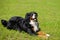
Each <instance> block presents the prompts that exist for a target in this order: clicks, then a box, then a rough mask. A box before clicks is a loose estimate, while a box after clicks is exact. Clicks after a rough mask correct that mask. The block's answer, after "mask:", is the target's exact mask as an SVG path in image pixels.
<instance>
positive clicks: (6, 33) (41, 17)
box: [0, 0, 60, 40]
mask: <svg viewBox="0 0 60 40" xmlns="http://www.w3.org/2000/svg"><path fill="white" fill-rule="evenodd" d="M31 11H35V12H37V13H38V21H39V26H40V28H41V29H42V31H44V32H46V33H49V34H50V35H51V36H50V38H49V40H60V0H0V20H1V19H6V20H9V18H11V17H12V16H21V17H25V14H26V13H27V12H31ZM0 40H44V39H43V38H39V37H38V36H30V35H29V34H27V33H25V32H21V33H20V32H19V31H15V30H8V29H6V28H5V27H3V26H2V24H1V22H0Z"/></svg>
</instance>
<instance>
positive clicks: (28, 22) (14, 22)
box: [1, 12, 40, 35]
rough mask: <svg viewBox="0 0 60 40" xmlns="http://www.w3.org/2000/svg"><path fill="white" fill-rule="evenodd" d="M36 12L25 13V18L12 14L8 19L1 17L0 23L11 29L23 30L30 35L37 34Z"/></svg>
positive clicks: (38, 29)
mask: <svg viewBox="0 0 60 40" xmlns="http://www.w3.org/2000/svg"><path fill="white" fill-rule="evenodd" d="M37 17H38V14H37V13H36V12H29V13H26V15H25V18H22V17H19V16H13V17H11V18H10V19H9V20H8V21H6V20H4V19H2V20H1V23H2V25H3V26H4V27H6V28H7V29H10V30H11V29H13V30H18V31H20V32H21V31H25V32H26V33H29V34H30V35H37V32H38V31H40V28H39V23H38V20H37Z"/></svg>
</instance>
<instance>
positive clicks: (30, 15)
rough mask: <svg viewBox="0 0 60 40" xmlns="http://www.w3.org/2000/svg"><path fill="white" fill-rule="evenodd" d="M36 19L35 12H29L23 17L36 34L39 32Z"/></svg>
mask: <svg viewBox="0 0 60 40" xmlns="http://www.w3.org/2000/svg"><path fill="white" fill-rule="evenodd" d="M37 17H38V14H37V13H36V12H29V13H27V14H26V16H25V18H26V19H27V22H28V21H29V24H30V25H31V26H32V29H33V31H34V32H37V31H39V30H40V28H39V24H38V21H37Z"/></svg>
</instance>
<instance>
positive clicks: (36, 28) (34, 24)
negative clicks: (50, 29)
mask: <svg viewBox="0 0 60 40" xmlns="http://www.w3.org/2000/svg"><path fill="white" fill-rule="evenodd" d="M30 24H31V25H32V26H33V28H34V31H35V32H36V31H37V30H38V27H37V22H34V20H31V21H30Z"/></svg>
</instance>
